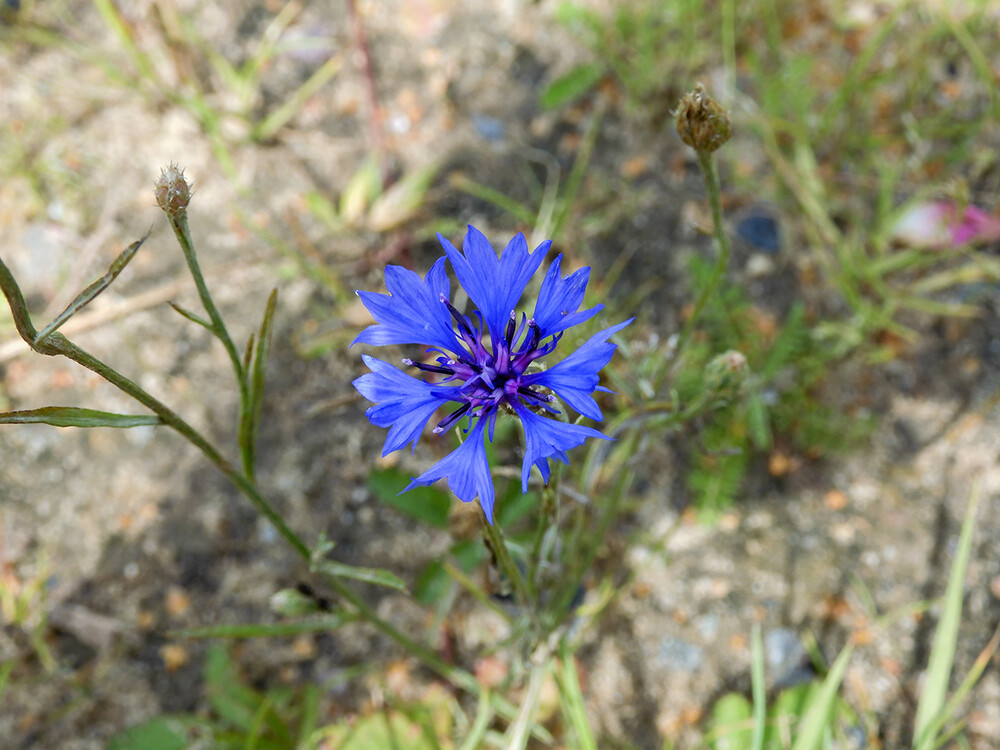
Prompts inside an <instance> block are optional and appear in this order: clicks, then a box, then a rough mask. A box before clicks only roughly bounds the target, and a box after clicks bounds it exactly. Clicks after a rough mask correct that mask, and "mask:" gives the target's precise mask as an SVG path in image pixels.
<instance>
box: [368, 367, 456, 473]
mask: <svg viewBox="0 0 1000 750" xmlns="http://www.w3.org/2000/svg"><path fill="white" fill-rule="evenodd" d="M362 359H363V360H364V362H365V364H366V365H368V368H369V369H370V370H371V372H369V373H366V374H364V375H362V376H361V377H360V378H358V379H357V380H355V381H354V387H355V388H357V389H358V393H360V394H361V395H362V396H364V397H365V398H366V399H368V400H369V401H372V402H374V404H375V405H374V406H372V407H369V409H368V411H366V412H365V415H366V416H367V417H368V420H369V421H370V422H371V423H372V424H373V425H375V426H377V427H388V428H389V434H388V436H387V437H386V439H385V447H384V448H383V449H382V455H383V456H387V455H389V454H390V453H392V452H393V451H397V450H399V449H400V448H405V447H406V446H407V445H408V444H409V443H411V442H412V443H413V450H416V448H417V442H418V441H419V440H420V435H421V433H423V431H424V425H426V423H427V420H428V419H430V418H431V415H432V414H434V412H435V411H437V410H438V409H439V408H440V407H441V406H442V405H443V404H444V403H445V402H446V401H450V400H452V399H451V398H450V396H451V395H452V392H457V389H456V388H454V387H451V388H449V387H441V386H435V385H431V384H430V383H425V382H424V381H423V380H417V379H416V378H414V377H410V376H409V375H407V374H406V373H405V372H402V371H400V370H399V369H397V368H396V367H393V366H392V365H390V364H389V363H387V362H383V361H382V360H380V359H375V357H369V356H368V355H367V354H365V355H362Z"/></svg>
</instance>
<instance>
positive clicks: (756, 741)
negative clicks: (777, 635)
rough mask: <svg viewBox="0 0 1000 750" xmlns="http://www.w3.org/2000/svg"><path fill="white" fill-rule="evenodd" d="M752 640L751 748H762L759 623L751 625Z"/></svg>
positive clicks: (763, 707)
mask: <svg viewBox="0 0 1000 750" xmlns="http://www.w3.org/2000/svg"><path fill="white" fill-rule="evenodd" d="M752 639H753V642H752V645H751V649H752V650H751V655H750V684H751V690H752V691H753V737H752V738H751V743H750V747H751V748H752V750H763V748H764V722H765V721H766V713H767V696H766V691H765V686H764V638H763V636H762V635H761V630H760V624H759V623H757V624H755V625H754V626H753V636H752Z"/></svg>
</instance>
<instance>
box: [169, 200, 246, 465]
mask: <svg viewBox="0 0 1000 750" xmlns="http://www.w3.org/2000/svg"><path fill="white" fill-rule="evenodd" d="M164 213H166V215H167V218H168V219H169V220H170V227H171V228H172V229H173V230H174V235H176V237H177V242H178V243H179V244H180V246H181V250H182V251H183V252H184V260H186V261H187V265H188V269H189V270H190V271H191V278H193V279H194V283H195V286H196V287H197V288H198V296H199V297H201V304H202V307H204V308H205V312H207V313H208V317H209V319H210V320H211V321H212V332H213V333H214V334H215V336H216V338H217V339H219V341H221V342H222V345H223V346H224V347H225V349H226V354H228V355H229V360H230V362H231V363H232V366H233V373H234V374H235V375H236V381H237V383H238V384H239V388H240V421H239V424H240V430H239V433H238V441H239V447H240V457H241V458H242V461H243V471H244V472H246V475H247V476H248V477H250V478H253V476H254V463H255V461H254V446H253V444H252V436H251V435H250V431H249V430H246V429H243V425H246V424H249V423H250V413H249V412H250V410H251V408H252V407H251V404H250V387H249V384H248V383H247V375H246V371H245V370H244V367H243V361H242V360H241V359H240V353H239V351H238V350H237V349H236V344H234V343H233V339H232V337H231V336H230V335H229V330H228V329H227V328H226V323H225V321H223V319H222V315H221V314H220V313H219V309H218V308H217V307H216V306H215V301H214V300H213V299H212V295H211V293H210V292H209V291H208V286H207V285H206V284H205V277H204V276H203V275H202V273H201V266H200V265H199V264H198V255H197V253H196V252H195V249H194V243H193V242H192V241H191V232H190V230H189V229H188V221H187V212H185V211H181V212H179V213H176V214H173V213H170V212H164Z"/></svg>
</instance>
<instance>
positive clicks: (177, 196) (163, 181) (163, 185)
mask: <svg viewBox="0 0 1000 750" xmlns="http://www.w3.org/2000/svg"><path fill="white" fill-rule="evenodd" d="M155 194H156V204H157V205H158V206H159V207H160V208H162V209H163V211H164V213H166V214H167V215H168V216H171V217H173V216H180V215H181V214H183V213H184V212H185V211H187V207H188V203H190V202H191V187H190V186H189V185H188V183H187V180H185V179H184V170H183V169H181V168H179V167H178V166H177V165H176V164H168V165H167V167H166V168H165V169H161V170H160V179H158V180H157V181H156V190H155Z"/></svg>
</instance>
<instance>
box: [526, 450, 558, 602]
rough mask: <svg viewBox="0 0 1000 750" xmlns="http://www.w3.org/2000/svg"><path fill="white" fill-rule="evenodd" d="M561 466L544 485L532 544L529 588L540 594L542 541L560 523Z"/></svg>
mask: <svg viewBox="0 0 1000 750" xmlns="http://www.w3.org/2000/svg"><path fill="white" fill-rule="evenodd" d="M558 471H559V467H556V474H555V475H554V476H553V477H552V481H551V482H549V483H548V484H546V485H545V486H544V487H542V503H541V507H540V508H539V509H538V526H537V527H536V528H535V538H534V540H533V541H532V544H531V557H530V558H529V567H528V590H529V591H531V592H533V593H534V594H535V595H536V597H537V595H538V583H539V582H538V569H539V568H540V567H541V563H542V559H541V555H542V543H543V541H544V540H545V532H546V531H548V530H549V528H550V527H551V526H552V524H557V523H558V518H557V511H558V503H557V501H556V490H557V488H558V485H559V474H558Z"/></svg>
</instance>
